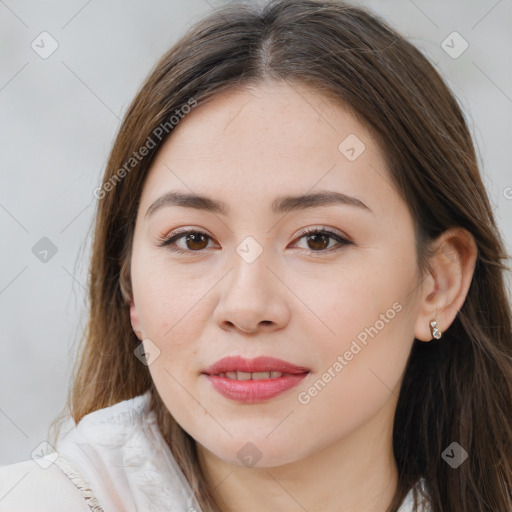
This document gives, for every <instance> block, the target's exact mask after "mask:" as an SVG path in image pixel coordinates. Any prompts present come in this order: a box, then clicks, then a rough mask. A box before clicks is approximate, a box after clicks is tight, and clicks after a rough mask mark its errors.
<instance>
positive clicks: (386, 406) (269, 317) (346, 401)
mask: <svg viewBox="0 0 512 512" xmlns="http://www.w3.org/2000/svg"><path fill="white" fill-rule="evenodd" d="M168 192H178V193H182V194H196V195H201V196H206V197H208V198H210V199H211V200H212V201H215V202H221V203H223V207H222V208H221V207H219V208H218V209H213V208H210V209H204V208H200V207H199V206H201V205H202V204H203V203H200V202H199V201H195V202H193V203H192V202H190V203H188V204H185V202H182V203H180V204H177V203H176V202H172V201H168V202H165V201H158V200H159V199H160V198H162V196H164V195H165V194H167V193H168ZM325 193H327V194H330V196H326V195H324V196H318V195H317V194H325ZM306 194H307V195H310V194H313V195H317V196H316V199H315V197H311V198H310V199H309V200H306V199H302V200H300V199H298V200H291V199H288V200H286V199H285V198H286V197H288V196H293V197H295V196H303V195H306ZM322 197H323V200H322V199H321V198H322ZM329 197H330V198H331V200H329ZM155 201H158V202H157V203H156V204H155ZM209 204H210V206H211V204H212V203H209ZM152 205H154V206H153V207H152ZM203 205H204V204H203ZM148 209H149V213H147V212H148ZM187 231H191V232H192V233H188V234H187ZM164 240H167V241H168V242H169V243H168V244H167V245H164V246H161V244H162V241H164ZM131 277H132V289H133V301H132V304H131V306H130V312H131V319H132V324H133V326H134V328H135V329H136V330H140V331H141V334H140V339H144V344H145V347H146V348H147V349H148V352H149V354H150V356H149V361H150V364H149V370H150V373H151V376H152V378H153V380H154V382H155V386H156V388H157V390H158V392H159V394H160V396H161V398H162V399H163V401H164V403H165V405H166V406H167V408H168V409H169V411H170V413H171V414H172V416H173V417H174V418H175V419H176V421H177V422H178V423H179V424H180V425H181V427H182V428H183V429H184V430H185V431H186V432H188V433H189V434H190V435H191V436H192V437H193V438H194V439H195V440H196V441H197V442H198V443H199V446H201V449H205V450H207V451H208V452H209V453H211V454H213V456H215V457H218V458H220V459H222V460H223V461H226V462H229V463H232V464H237V465H242V464H246V462H247V460H248V459H247V455H249V456H252V458H253V459H255V458H257V459H258V466H261V467H263V466H266V467H273V466H277V465H281V464H285V463H290V462H293V461H298V460H300V459H302V458H305V457H307V456H309V455H313V454H315V453H318V452H320V450H323V449H325V448H327V447H332V446H335V445H336V444H339V443H343V442H344V441H346V440H347V439H349V438H350V436H354V435H356V433H357V432H363V431H364V432H365V433H366V434H365V435H375V436H376V438H378V436H379V435H382V431H383V430H382V427H383V423H382V422H381V423H380V424H379V423H378V422H376V418H385V419H384V420H382V421H384V422H385V423H386V424H388V425H389V424H390V423H391V422H392V418H393V411H394V408H395V406H396V399H397V395H398V389H399V385H400V382H401V378H402V374H403V371H404V368H405V365H406V362H407V357H408V355H409V352H410V349H411V345H412V342H413V339H414V324H415V319H416V316H417V313H418V304H417V299H416V297H417V293H416V292H415V290H416V289H417V287H418V279H419V277H418V269H417V266H416V252H415V239H414V227H413V221H412V218H411V215H410V213H409V211H408V209H407V207H406V204H405V203H404V201H403V200H402V199H401V197H400V196H399V195H398V193H397V192H396V191H395V190H394V188H393V187H392V185H391V179H390V177H389V175H388V174H387V171H386V168H385V164H384V160H383V155H382V152H381V150H380V149H379V147H378V146H377V144H376V142H375V141H374V140H373V139H372V137H371V135H370V133H369V132H368V131H367V130H366V129H365V128H364V126H363V125H361V124H360V123H359V122H358V121H357V120H356V119H355V117H353V115H352V114H351V113H350V112H349V111H348V110H347V109H345V108H343V107H342V106H340V105H338V104H333V103H332V102H330V101H329V100H327V99H326V98H324V97H323V96H321V95H319V93H318V92H315V91H313V90H310V89H308V88H306V87H305V86H299V85H294V86H293V88H292V87H291V86H290V85H288V84H277V83H267V84H265V85H259V86H257V87H252V88H247V89H244V90H243V91H237V92H234V91H230V92H224V93H222V94H220V95H217V96H216V97H214V98H213V99H212V100H210V102H208V103H206V104H204V105H202V106H199V107H197V108H196V109H194V110H192V111H191V112H190V113H189V114H188V115H187V116H186V117H185V118H184V119H183V120H182V121H181V122H180V124H179V125H178V126H177V127H176V128H175V129H174V132H173V134H172V136H171V137H170V138H168V139H167V141H166V142H165V144H164V145H163V146H162V148H161V149H160V151H159V153H158V155H157V157H156V159H155V161H154V162H153V164H152V167H151V169H150V171H149V174H148V176H147V177H146V181H145V183H144V187H143V191H142V195H141V200H140V206H139V210H138V215H137V220H136V227H135V234H134V242H133V252H132V262H131ZM155 355H156V357H154V356H155ZM231 356H239V357H240V358H243V359H245V360H246V361H245V362H244V361H242V362H240V360H235V361H234V363H233V364H234V366H231V367H225V366H221V367H217V368H214V369H213V370H211V371H210V374H208V373H205V372H207V371H208V369H209V368H210V367H211V366H212V365H213V364H214V363H216V362H217V361H219V360H221V359H223V358H226V357H231ZM260 357H266V358H275V359H277V360H279V361H277V362H276V361H274V360H268V359H266V360H261V361H262V362H261V365H260V366H258V365H255V364H252V365H251V363H254V361H253V360H254V359H255V358H260ZM151 359H153V361H151ZM247 360H248V361H247ZM231 362H233V360H232V361H231ZM285 363H287V364H288V366H286V365H285ZM291 365H293V366H291ZM237 369H238V371H239V372H240V373H237ZM221 370H225V371H229V372H230V373H229V374H227V375H224V376H223V375H222V374H221ZM265 371H274V372H279V373H273V374H269V373H262V372H265ZM239 379H240V380H239ZM245 379H249V380H245ZM260 379H261V380H260ZM248 443H249V444H248Z"/></svg>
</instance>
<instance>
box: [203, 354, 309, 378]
mask: <svg viewBox="0 0 512 512" xmlns="http://www.w3.org/2000/svg"><path fill="white" fill-rule="evenodd" d="M238 371H239V372H246V373H256V372H281V373H288V374H291V375H299V374H301V373H307V372H309V371H310V370H309V368H305V367H303V366H297V365H294V364H292V363H289V362H288V361H283V360H282V359H276V358H274V357H267V356H260V357H256V358H255V359H244V358H243V357H240V356H229V357H224V358H222V359H220V360H219V361H217V362H216V363H214V364H212V365H211V366H209V367H208V368H207V369H206V370H204V372H203V373H206V374H207V375H219V374H221V373H227V372H238Z"/></svg>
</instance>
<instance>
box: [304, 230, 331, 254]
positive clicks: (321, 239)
mask: <svg viewBox="0 0 512 512" xmlns="http://www.w3.org/2000/svg"><path fill="white" fill-rule="evenodd" d="M330 238H331V237H330V236H329V235H326V234H325V233H317V234H314V235H308V236H307V241H308V247H309V248H310V249H313V250H314V251H322V250H323V249H326V248H327V247H328V246H329V239H330Z"/></svg>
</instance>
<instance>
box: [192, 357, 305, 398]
mask: <svg viewBox="0 0 512 512" xmlns="http://www.w3.org/2000/svg"><path fill="white" fill-rule="evenodd" d="M202 373H203V374H204V375H205V376H206V377H207V378H208V380H209V381H210V383H211V384H212V386H213V389H215V391H217V392H218V393H220V394H221V395H222V396H224V397H226V398H229V399H231V400H234V401H238V402H242V403H257V402H264V401H268V400H270V399H272V398H274V397H276V396H278V395H280V394H282V393H284V392H285V391H288V390H289V389H291V388H293V387H295V386H297V385H298V384H299V383H300V382H301V381H302V380H303V379H304V378H305V377H306V376H307V375H309V373H310V369H309V368H305V367H303V366H298V365H295V364H293V363H290V362H288V361H283V360H281V359H275V358H273V357H266V356H261V357H257V358H255V359H244V358H242V357H240V356H230V357H225V358H223V359H220V360H219V361H217V362H216V363H214V364H213V365H211V366H210V367H209V368H207V369H206V370H205V371H203V372H202Z"/></svg>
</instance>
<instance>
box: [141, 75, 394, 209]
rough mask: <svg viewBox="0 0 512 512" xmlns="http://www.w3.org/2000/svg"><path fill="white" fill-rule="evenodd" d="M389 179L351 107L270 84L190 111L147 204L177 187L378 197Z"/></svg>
mask: <svg viewBox="0 0 512 512" xmlns="http://www.w3.org/2000/svg"><path fill="white" fill-rule="evenodd" d="M383 180H384V181H383ZM386 180H387V182H388V186H389V182H390V179H389V178H388V177H386V170H385V163H384V156H383V155H382V153H381V150H380V148H379V147H378V145H377V143H376V141H374V139H373V138H372V136H371V135H370V132H369V131H368V130H367V128H366V127H365V126H364V125H362V124H361V123H360V122H359V121H358V120H357V119H356V117H355V116H354V115H353V114H352V113H351V112H350V110H349V109H348V108H346V107H344V106H342V104H341V103H338V102H336V103H335V102H334V101H333V100H332V99H329V98H328V97H326V96H324V95H322V94H320V93H319V92H318V91H315V90H313V89H311V88H308V87H306V86H304V85H301V84H291V83H275V82H271V83H265V84H260V85H257V86H254V85H253V86H251V87H246V88H244V89H240V90H227V91H224V92H222V93H220V94H218V95H216V96H214V97H213V98H211V99H210V100H209V101H208V102H207V103H205V104H202V105H200V106H198V107H196V108H194V109H192V110H191V111H190V113H189V114H187V115H186V116H185V117H184V118H183V119H182V120H181V121H180V123H179V124H178V125H177V126H176V127H175V128H174V130H173V132H172V133H171V135H170V136H169V137H168V139H167V140H166V141H165V143H164V144H163V145H162V147H161V148H160V150H159V152H158V155H157V156H156V158H155V160H154V162H153V164H152V166H151V169H150V171H149V174H148V176H147V177H146V182H145V185H144V190H143V201H144V200H147V201H149V200H151V199H154V198H155V197H157V196H158V195H160V194H161V193H162V192H163V191H166V190H168V189H173V188H179V189H181V190H187V189H189V190H188V191H193V192H204V193H207V192H209V191H216V192H217V193H216V194H215V195H217V196H218V195H219V193H227V192H228V191H235V190H236V191H237V192H239V193H243V194H246V199H247V200H250V198H253V199H254V198H255V197H259V194H260V193H261V194H265V195H268V194H269V193H272V196H274V195H277V194H278V193H279V192H285V191H286V192H288V193H296V194H299V193H304V192H306V191H309V190H311V189H313V188H314V187H320V188H323V189H334V190H339V191H343V192H352V193H361V192H363V191H365V193H370V194H371V193H372V190H373V193H374V194H379V190H380V193H382V187H383V184H384V182H385V181H386ZM199 189H200V190H199ZM210 195H211V194H210ZM227 202H229V201H227Z"/></svg>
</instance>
